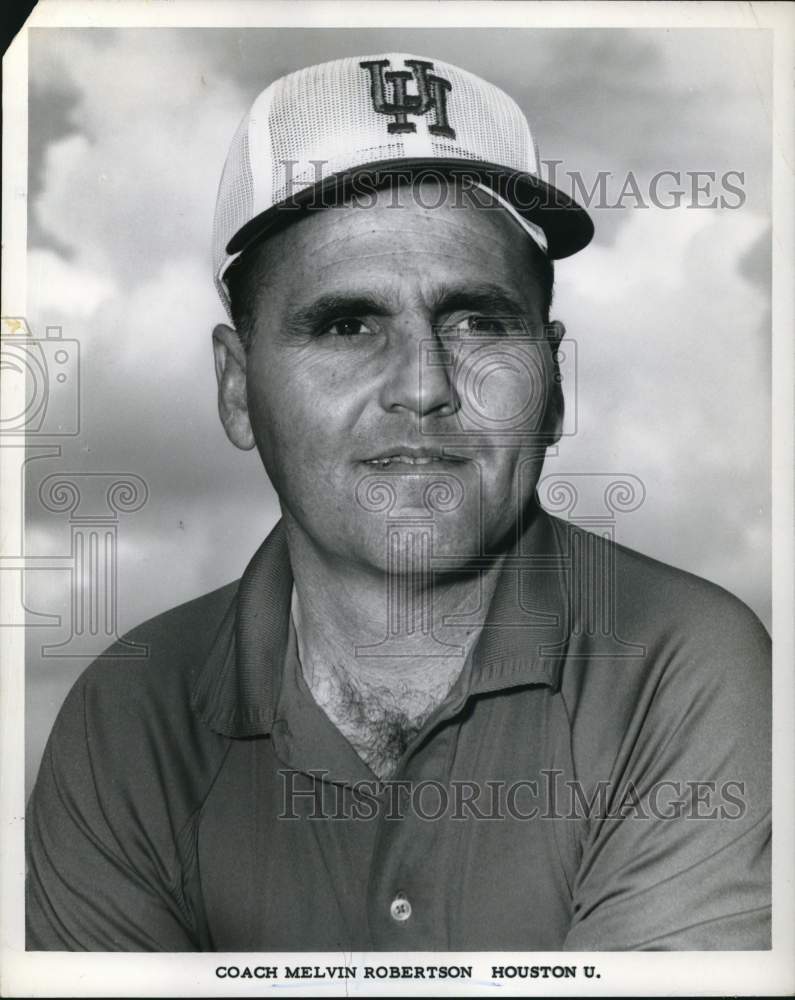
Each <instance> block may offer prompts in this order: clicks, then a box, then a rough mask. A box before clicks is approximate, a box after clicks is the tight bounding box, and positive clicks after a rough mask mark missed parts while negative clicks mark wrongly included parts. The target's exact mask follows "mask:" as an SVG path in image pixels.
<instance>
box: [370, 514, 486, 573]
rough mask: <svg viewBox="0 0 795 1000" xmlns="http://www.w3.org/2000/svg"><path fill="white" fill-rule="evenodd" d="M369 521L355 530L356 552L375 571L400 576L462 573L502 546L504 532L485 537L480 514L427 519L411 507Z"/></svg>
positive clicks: (426, 516)
mask: <svg viewBox="0 0 795 1000" xmlns="http://www.w3.org/2000/svg"><path fill="white" fill-rule="evenodd" d="M375 520H376V519H375V518H372V519H368V523H366V524H362V525H360V526H359V529H358V530H356V529H354V531H353V532H352V543H353V544H352V550H353V551H356V552H357V553H358V556H359V559H360V560H361V561H363V562H366V563H367V564H368V565H369V566H370V567H371V568H372V569H374V570H377V571H380V572H382V573H385V574H390V575H392V574H394V575H396V576H403V575H410V574H418V573H430V572H433V573H452V574H455V573H459V572H462V571H466V570H468V569H474V568H475V567H477V566H478V565H482V561H483V558H484V557H487V558H488V555H492V556H494V555H496V554H497V553H498V550H499V549H500V548H501V546H500V544H499V542H498V540H497V536H498V535H499V534H500V533H499V532H497V533H495V532H493V531H490V532H488V535H486V534H485V533H484V530H483V525H482V524H481V519H480V517H479V516H478V514H477V512H467V511H455V512H451V513H449V514H438V513H437V514H435V515H434V516H428V513H427V511H425V510H423V509H419V508H410V507H406V508H404V509H402V510H401V511H400V512H399V514H397V515H392V516H390V517H388V518H379V519H377V523H373V522H374V521H375Z"/></svg>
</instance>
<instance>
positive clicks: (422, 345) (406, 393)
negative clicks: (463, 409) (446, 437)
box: [381, 321, 461, 418]
mask: <svg viewBox="0 0 795 1000" xmlns="http://www.w3.org/2000/svg"><path fill="white" fill-rule="evenodd" d="M390 354H391V357H390V361H389V365H388V367H387V370H386V372H385V376H384V381H383V384H382V388H381V405H382V406H383V408H384V409H385V410H387V411H388V412H394V411H398V410H405V411H407V412H410V413H412V414H416V415H417V416H418V417H420V418H422V417H428V416H437V417H443V416H450V415H452V414H453V413H455V412H456V411H457V410H459V409H460V406H461V402H460V399H459V397H458V393H457V392H456V387H455V379H454V365H453V351H452V350H450V349H449V346H448V347H446V346H445V344H444V342H443V341H442V340H441V339H440V338H439V336H438V334H437V333H436V331H435V330H434V328H433V326H431V325H430V324H428V323H427V322H424V321H417V322H413V323H410V324H402V326H401V329H400V330H398V331H396V334H395V336H394V339H393V343H392V349H391V351H390Z"/></svg>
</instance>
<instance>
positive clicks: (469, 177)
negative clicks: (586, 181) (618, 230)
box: [212, 52, 593, 310]
mask: <svg viewBox="0 0 795 1000" xmlns="http://www.w3.org/2000/svg"><path fill="white" fill-rule="evenodd" d="M429 176H435V177H446V178H452V179H456V178H460V179H462V180H463V179H466V181H467V182H469V184H470V186H471V187H477V188H478V189H479V190H480V191H481V192H484V191H486V192H488V193H489V195H490V196H491V197H493V199H494V200H496V202H497V203H498V204H500V205H501V206H502V207H504V208H506V209H507V210H508V211H509V212H510V213H511V215H513V217H514V218H515V219H516V220H517V222H519V224H520V225H522V227H523V228H524V229H525V231H526V232H527V233H528V234H529V235H530V236H531V238H532V239H534V240H535V242H536V243H537V244H538V245H539V246H540V247H541V248H542V249H543V250H544V252H546V253H547V254H548V255H549V256H550V257H551V258H553V259H558V258H561V257H568V256H569V255H571V254H573V253H576V252H577V251H578V250H581V249H582V248H583V247H585V246H586V245H587V244H588V243H589V241H590V239H591V237H592V236H593V223H592V221H591V219H590V217H589V215H588V213H587V212H586V211H585V210H584V209H583V208H581V207H580V206H579V205H578V204H576V202H575V201H574V200H573V199H572V198H571V197H569V196H568V195H566V194H564V193H563V192H562V191H560V190H558V189H556V188H554V187H552V186H551V185H549V184H547V183H546V182H545V181H543V180H542V179H541V177H540V176H539V156H538V150H537V147H536V144H535V141H534V138H533V135H532V133H531V131H530V126H529V124H528V122H527V119H526V117H525V115H524V114H523V112H522V111H521V109H520V108H519V106H518V105H517V104H516V102H515V101H514V100H513V99H512V98H511V97H509V96H508V95H507V94H506V93H505V92H504V91H502V90H500V89H499V88H498V87H496V86H494V85H493V84H491V83H488V82H487V81H485V80H482V79H481V78H480V77H477V76H475V75H474V74H473V73H469V72H468V71H467V70H463V69H459V68H458V67H457V66H453V65H451V64H450V63H447V62H442V61H441V60H438V59H429V58H424V57H420V56H413V55H409V54H406V53H394V52H389V53H384V54H381V55H371V56H357V57H349V58H345V59H336V60H334V61H332V62H326V63H322V64H320V65H317V66H309V67H307V68H305V69H300V70H298V71H297V72H294V73H289V74H288V75H287V76H283V77H281V78H280V79H278V80H276V81H275V82H273V83H272V84H271V85H270V86H269V87H267V88H266V89H265V90H263V91H262V92H261V93H260V94H259V95H258V96H257V97H256V99H255V100H254V103H253V104H252V106H251V108H250V110H249V111H248V112H247V114H246V115H245V116H244V118H243V120H242V121H241V123H240V125H239V127H238V129H237V131H236V132H235V134H234V137H233V139H232V143H231V147H230V150H229V153H228V156H227V159H226V164H225V166H224V169H223V173H222V175H221V182H220V185H219V189H218V197H217V200H216V207H215V220H214V223H213V235H212V253H213V271H214V279H215V284H216V287H217V289H218V292H219V295H220V296H221V299H222V301H223V302H224V305H225V306H226V308H227V310H228V309H229V294H228V291H227V288H226V283H225V281H224V276H225V275H226V273H227V270H228V268H229V267H230V266H231V265H232V264H233V263H234V262H235V261H236V260H237V259H238V258H239V257H240V256H241V255H242V254H243V253H245V251H246V250H247V249H249V248H250V247H252V246H253V245H254V244H255V243H258V242H259V241H260V240H261V239H262V238H263V237H265V236H266V235H268V234H269V233H270V232H272V231H273V230H274V228H275V227H277V226H278V225H279V224H283V223H285V222H287V221H289V219H290V218H291V217H292V218H295V217H296V213H301V212H306V211H309V210H311V209H313V208H318V207H322V208H325V207H331V206H333V205H335V204H342V203H344V202H345V199H347V198H350V197H351V194H352V193H354V194H355V193H356V192H357V191H359V192H361V191H362V190H367V191H371V190H373V188H374V187H377V186H382V185H383V184H384V183H385V182H386V181H387V180H390V179H391V180H394V179H395V178H397V179H398V180H400V181H403V180H406V179H416V178H418V177H429ZM289 213H292V216H290V214H289Z"/></svg>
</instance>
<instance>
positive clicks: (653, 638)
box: [556, 521, 771, 729]
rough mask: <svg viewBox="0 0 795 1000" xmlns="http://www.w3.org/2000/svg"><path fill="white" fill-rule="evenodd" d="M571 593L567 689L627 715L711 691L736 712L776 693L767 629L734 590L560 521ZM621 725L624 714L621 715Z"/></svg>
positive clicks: (601, 711) (606, 711)
mask: <svg viewBox="0 0 795 1000" xmlns="http://www.w3.org/2000/svg"><path fill="white" fill-rule="evenodd" d="M556 530H557V531H558V533H559V544H560V550H561V557H562V561H563V564H564V565H565V566H566V567H568V569H567V571H566V572H564V574H563V575H564V578H565V579H566V581H567V582H566V587H567V589H568V593H567V596H566V602H567V611H568V618H569V625H568V636H567V647H566V662H565V667H564V670H563V679H562V683H563V690H564V694H565V695H566V696H567V697H568V698H569V699H570V700H571V703H572V706H573V705H574V704H575V703H576V704H577V705H578V706H579V709H581V710H584V709H585V707H586V706H591V708H592V709H593V711H594V713H595V714H594V718H599V719H602V720H603V721H604V720H605V719H613V720H614V721H616V720H624V721H627V720H628V719H629V718H630V717H632V716H635V715H637V713H638V711H640V710H642V709H643V706H648V705H649V704H651V703H652V701H653V702H654V703H655V704H658V705H662V704H668V705H669V709H670V711H674V712H675V711H676V708H675V706H676V705H678V706H679V707H681V708H682V709H684V708H685V707H686V706H687V705H689V704H692V703H694V702H695V701H698V702H699V703H701V701H702V700H703V699H705V698H711V699H713V701H714V704H715V705H719V704H720V705H723V706H724V707H725V708H726V710H727V712H728V714H729V715H730V716H732V717H733V718H735V719H736V718H739V717H740V716H741V715H742V713H743V712H745V711H748V712H750V711H751V710H752V709H751V706H752V705H755V706H757V708H758V710H759V711H760V712H761V711H763V710H764V706H765V705H767V704H768V702H769V695H770V672H771V671H770V659H771V657H770V637H769V635H768V633H767V631H766V629H765V627H764V625H763V624H762V623H761V622H760V620H759V618H758V617H757V616H756V614H754V612H753V611H752V610H751V609H750V608H749V607H748V606H747V605H746V604H745V603H744V602H743V601H741V600H740V599H739V598H738V597H736V596H735V595H734V594H731V593H730V592H729V591H727V590H726V589H724V588H723V587H721V586H719V585H718V584H715V583H712V582H710V581H709V580H705V579H703V578H702V577H699V576H696V575H695V574H693V573H690V572H688V571H686V570H683V569H679V568H677V567H675V566H671V565H668V564H667V563H663V562H660V561H659V560H657V559H654V558H652V557H650V556H647V555H645V554H643V553H641V552H638V551H636V550H634V549H631V548H628V547H627V546H624V545H621V544H619V543H617V542H615V541H613V540H612V539H610V538H604V537H601V536H597V535H596V534H594V533H592V532H590V531H586V530H584V529H582V528H581V527H579V526H575V525H572V524H570V523H568V522H563V521H557V523H556ZM616 725H617V726H618V728H619V729H620V728H621V725H620V724H619V721H616Z"/></svg>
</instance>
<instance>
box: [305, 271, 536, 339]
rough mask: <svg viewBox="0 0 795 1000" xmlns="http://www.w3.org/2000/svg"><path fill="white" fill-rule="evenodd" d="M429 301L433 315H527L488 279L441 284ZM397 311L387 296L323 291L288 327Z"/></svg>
mask: <svg viewBox="0 0 795 1000" xmlns="http://www.w3.org/2000/svg"><path fill="white" fill-rule="evenodd" d="M429 304H430V307H431V312H432V313H433V314H434V316H438V315H440V314H441V313H450V312H454V311H455V310H457V309H472V310H476V311H477V312H481V313H484V314H485V315H487V316H492V317H495V318H496V317H507V316H511V317H524V316H526V315H527V306H526V305H523V304H522V303H521V302H520V301H519V300H518V299H516V298H514V297H513V296H512V295H511V294H510V293H509V292H508V291H507V290H506V289H505V288H503V287H502V286H500V285H497V284H492V283H491V282H468V283H467V284H462V285H448V284H444V285H441V286H439V287H438V288H437V289H435V290H434V293H433V295H432V297H431V300H430V303H429ZM397 311H398V305H397V303H396V302H395V301H394V300H393V298H392V297H389V296H385V295H373V294H372V293H371V292H366V291H352V292H326V293H324V294H322V295H319V296H318V297H317V298H316V299H314V300H313V301H312V302H309V303H308V304H307V305H305V306H300V307H299V308H296V309H294V310H291V311H290V312H289V314H288V316H287V329H288V331H289V332H291V333H296V334H302V333H307V332H312V331H314V330H319V329H321V328H323V327H324V326H327V325H328V324H330V323H332V322H333V321H334V320H337V319H341V318H343V317H346V316H351V317H353V316H389V315H394V313H396V312H397Z"/></svg>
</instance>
